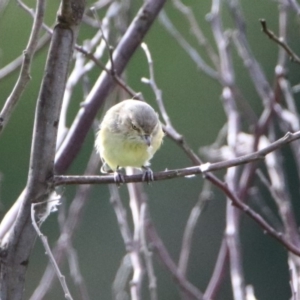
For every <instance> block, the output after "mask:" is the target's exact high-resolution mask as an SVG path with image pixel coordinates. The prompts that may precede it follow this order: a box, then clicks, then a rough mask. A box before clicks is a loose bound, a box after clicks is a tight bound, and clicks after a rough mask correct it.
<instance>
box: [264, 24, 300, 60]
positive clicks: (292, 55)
mask: <svg viewBox="0 0 300 300" xmlns="http://www.w3.org/2000/svg"><path fill="white" fill-rule="evenodd" d="M259 21H260V24H261V27H262V31H263V32H264V33H265V34H266V35H267V36H268V37H269V38H270V39H271V40H272V41H274V42H275V43H276V44H278V45H279V46H280V47H282V48H283V49H284V50H285V51H286V53H287V54H288V55H289V57H290V59H291V61H293V62H295V63H297V64H300V57H299V56H298V55H297V54H296V53H295V52H294V51H293V50H292V49H291V48H290V47H289V46H288V45H287V44H286V43H285V42H284V41H282V40H281V39H280V38H278V37H277V36H276V35H275V33H274V32H272V31H271V30H269V29H268V27H267V22H266V20H264V19H260V20H259Z"/></svg>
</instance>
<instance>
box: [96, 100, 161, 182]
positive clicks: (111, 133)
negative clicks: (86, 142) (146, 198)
mask: <svg viewBox="0 0 300 300" xmlns="http://www.w3.org/2000/svg"><path fill="white" fill-rule="evenodd" d="M163 137H164V132H163V130H162V126H161V123H160V121H159V119H158V115H157V113H156V112H155V111H154V109H153V108H152V107H151V106H150V105H148V104H147V103H145V102H142V101H138V100H124V101H122V102H120V103H118V104H116V105H114V106H113V107H111V108H110V109H109V110H108V111H107V112H106V114H105V116H104V118H103V121H102V123H101V125H100V130H99V132H98V134H97V138H96V143H95V146H96V149H97V151H98V152H99V154H100V157H101V159H102V162H103V165H102V168H101V172H102V173H108V172H112V171H113V172H115V181H116V182H117V183H119V182H120V181H124V179H123V177H122V175H121V174H120V173H119V172H118V170H119V168H125V167H135V168H142V169H143V170H144V175H143V179H144V180H147V181H151V180H153V172H152V171H151V169H150V168H149V166H150V163H149V161H150V159H151V158H152V157H153V155H154V153H155V152H156V151H157V150H158V149H159V147H160V145H161V143H162V140H163Z"/></svg>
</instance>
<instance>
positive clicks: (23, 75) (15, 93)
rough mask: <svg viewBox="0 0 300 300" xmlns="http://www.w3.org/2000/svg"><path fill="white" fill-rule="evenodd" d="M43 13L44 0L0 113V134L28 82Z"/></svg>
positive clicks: (41, 2) (38, 5)
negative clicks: (17, 75)
mask: <svg viewBox="0 0 300 300" xmlns="http://www.w3.org/2000/svg"><path fill="white" fill-rule="evenodd" d="M44 11H45V0H39V1H37V3H36V14H35V17H34V22H33V25H32V29H31V33H30V37H29V40H28V44H27V47H26V49H25V51H24V52H23V63H22V68H21V70H20V74H19V78H18V80H17V82H16V84H15V86H14V88H13V90H12V92H11V94H10V95H9V97H8V98H7V100H6V102H5V104H4V107H3V108H2V110H1V112H0V133H1V132H3V129H4V127H5V126H6V124H7V123H8V121H9V119H10V117H11V114H12V112H13V110H14V108H15V106H16V104H17V103H18V101H19V99H20V98H21V95H22V94H23V92H24V90H25V88H26V86H27V83H28V82H29V80H30V68H31V62H32V58H33V55H34V53H35V50H36V47H37V44H38V40H39V33H40V30H41V27H42V24H43V18H44Z"/></svg>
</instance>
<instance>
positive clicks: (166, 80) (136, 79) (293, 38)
mask: <svg viewBox="0 0 300 300" xmlns="http://www.w3.org/2000/svg"><path fill="white" fill-rule="evenodd" d="M24 2H25V3H26V4H27V5H28V6H29V7H31V8H34V7H35V1H33V0H32V1H24ZM240 2H241V6H242V9H243V13H244V15H245V19H246V22H247V24H246V25H247V37H248V39H249V43H250V45H251V47H252V51H253V53H254V55H255V57H256V59H257V60H258V62H259V63H260V64H261V66H262V68H263V70H264V71H265V74H266V75H267V78H268V80H269V82H270V84H271V85H272V83H273V81H274V69H275V66H276V61H277V53H278V48H277V46H276V45H275V44H274V43H273V42H271V41H270V40H269V39H268V38H267V37H266V36H265V35H264V34H263V33H262V32H261V27H260V23H259V21H258V20H259V19H260V18H264V19H266V20H267V22H268V26H269V27H270V28H271V29H272V30H274V31H275V32H277V28H278V3H277V2H276V1H271V0H264V1H259V0H252V1H247V0H242V1H240ZM91 3H92V1H88V4H89V5H90V4H91ZM184 3H185V4H186V5H187V6H189V7H191V8H192V10H193V12H194V14H195V16H196V17H197V21H198V23H199V25H200V27H201V29H202V30H203V32H204V34H205V35H206V37H207V38H208V39H209V40H210V41H211V43H212V45H213V46H214V47H215V44H214V40H213V35H212V32H211V27H210V24H209V23H208V22H207V20H206V15H207V14H208V13H209V12H210V10H211V1H191V0H186V1H184ZM142 4H143V1H138V0H132V1H130V2H128V5H129V7H130V9H129V14H128V19H129V21H130V20H132V19H133V17H134V16H135V14H136V12H137V11H138V9H139V7H140V6H141V5H142ZM58 6H59V1H48V3H47V9H46V14H45V22H46V23H47V24H48V25H49V26H52V25H53V24H54V22H55V18H56V12H57V9H58ZM165 11H166V12H167V14H168V16H169V18H170V19H171V20H172V22H173V23H174V24H175V25H176V27H177V28H178V30H179V31H180V32H181V34H182V35H183V36H184V37H185V38H186V40H187V41H189V42H190V43H191V45H193V46H195V47H196V41H195V39H194V38H193V36H192V35H191V32H190V28H189V24H188V23H187V22H186V20H185V19H184V18H183V17H182V15H181V14H180V13H179V12H178V11H177V10H176V9H175V8H174V6H173V5H172V1H168V2H167V3H166V6H165ZM104 12H105V11H104ZM104 12H103V14H104ZM100 14H101V13H100ZM222 16H223V22H224V27H225V28H227V27H228V28H231V27H232V20H231V18H230V16H229V13H228V9H227V6H226V5H225V4H224V5H223V11H222ZM289 16H290V17H289V27H288V35H289V40H288V42H289V44H290V46H291V47H292V48H293V49H294V51H295V52H296V53H300V44H299V42H298V41H299V18H297V16H296V14H295V13H291V14H290V15H289ZM100 18H101V15H100ZM31 26H32V18H31V17H30V16H29V15H28V14H27V13H26V12H25V11H24V10H23V9H22V8H21V7H20V6H19V5H18V4H17V2H16V1H9V2H8V3H7V5H6V7H5V8H4V9H3V10H2V12H1V16H0V68H2V67H4V66H5V65H6V64H8V63H9V62H10V61H12V60H13V59H15V58H16V57H18V56H19V55H21V54H22V51H23V50H24V49H25V47H26V43H27V40H28V36H29V33H30V30H31ZM94 33H95V31H94V32H93V29H91V28H90V27H89V26H87V25H85V24H83V25H82V27H81V30H80V35H79V38H78V44H82V43H83V41H84V40H85V39H87V38H91V37H92V36H93V35H94ZM145 42H146V43H147V45H148V47H149V50H150V52H151V54H152V59H153V61H154V70H155V78H156V83H157V85H158V87H159V88H160V89H161V90H162V93H163V100H164V104H165V106H166V109H167V112H168V114H169V116H170V118H171V120H172V122H173V125H174V127H175V128H176V129H177V131H178V132H179V133H181V134H182V135H183V136H184V137H185V139H186V141H187V143H188V144H189V145H190V147H191V148H192V149H193V150H194V151H195V152H196V153H198V154H199V152H198V151H199V148H200V147H203V146H205V145H209V144H212V143H213V142H214V141H215V140H216V137H217V135H218V133H219V131H220V129H221V128H222V126H223V125H224V123H225V122H226V116H225V113H224V110H223V106H222V103H221V101H220V95H221V92H222V87H221V86H220V85H219V84H218V83H217V82H216V81H214V80H212V79H211V78H208V77H207V76H206V75H205V74H203V73H202V72H201V71H200V70H199V69H198V68H197V66H196V65H195V63H194V62H193V61H192V60H191V59H190V58H189V56H188V55H187V53H186V52H185V51H184V50H183V49H182V48H181V47H180V46H179V45H178V43H177V42H176V40H175V39H174V38H173V37H171V36H170V34H169V33H168V32H167V31H166V30H165V28H164V26H162V24H161V23H160V22H159V21H158V20H156V22H155V24H154V25H153V27H152V28H151V30H150V32H149V34H148V35H147V36H146V39H145ZM47 49H48V46H46V47H45V48H44V50H43V51H40V52H39V53H38V54H37V55H36V56H35V59H34V62H33V65H32V70H31V77H32V78H31V81H30V83H29V84H28V87H27V89H26V91H25V92H24V94H23V96H22V99H21V101H20V103H19V104H18V106H17V108H16V110H15V111H14V114H13V116H12V118H11V120H10V122H9V124H8V126H7V127H6V129H5V131H4V133H3V134H2V135H1V142H0V172H1V174H2V179H1V182H0V199H1V215H2V216H3V215H4V214H5V212H6V211H7V210H8V209H9V208H10V206H11V205H12V204H13V203H14V201H15V200H16V199H17V197H18V196H19V194H20V193H21V191H22V190H23V188H24V186H25V184H26V180H27V174H28V165H29V155H30V147H31V138H32V127H33V120H34V113H35V105H36V100H37V96H38V92H39V87H40V84H41V78H42V76H43V70H44V64H45V60H46V55H47ZM215 49H216V47H215ZM201 51H202V52H201ZM199 53H201V55H203V57H204V58H205V59H207V54H206V53H205V52H204V51H203V50H201V49H199ZM232 53H233V60H234V68H235V72H236V81H237V84H238V86H239V88H240V89H241V91H242V92H243V93H244V95H246V97H247V101H249V104H250V106H251V107H252V108H253V110H254V111H255V112H257V113H258V114H260V113H261V111H262V109H263V106H262V103H261V99H260V98H259V97H258V95H257V93H256V91H255V89H254V86H253V84H252V82H251V81H250V80H249V75H248V73H247V72H246V71H245V68H244V66H243V62H242V61H241V60H240V58H239V57H238V55H237V53H236V50H235V49H234V48H233V49H232ZM106 57H107V56H106ZM103 62H106V61H105V60H104V61H103ZM288 66H289V67H290V71H289V75H288V76H289V80H290V82H291V83H292V84H297V83H298V81H299V67H298V66H295V65H293V64H292V63H289V64H288ZM99 74H100V71H99V69H97V68H95V69H94V70H93V71H92V72H91V75H90V77H89V80H90V82H89V84H90V86H92V85H93V83H94V82H95V80H96V79H97V77H98V76H99ZM148 76H149V70H148V64H147V61H146V58H145V54H144V52H143V51H142V50H141V49H138V50H137V52H136V53H135V54H134V56H133V58H132V60H131V61H130V63H129V65H128V67H127V68H126V81H127V82H128V84H129V85H130V86H131V87H132V88H133V89H134V90H135V91H140V92H142V93H143V95H144V98H145V99H146V100H147V102H148V103H149V104H151V105H152V106H153V107H154V108H155V109H156V110H158V108H157V105H156V102H155V96H154V94H153V92H152V90H151V89H150V88H149V86H147V85H145V84H143V83H142V82H141V78H142V77H148ZM17 77H18V72H13V73H12V74H11V75H9V76H8V77H7V78H4V79H2V80H1V81H0V95H1V96H0V106H1V107H2V106H3V104H4V102H5V100H6V98H7V97H8V95H9V94H10V92H11V90H12V88H13V86H14V83H15V81H16V79H17ZM76 89H78V92H76V93H74V95H73V97H72V100H71V101H72V102H71V105H70V110H69V114H68V122H69V125H71V123H72V121H73V119H74V117H75V115H76V113H77V111H78V109H79V107H80V103H81V102H82V101H83V100H84V99H83V92H82V87H81V86H78V87H76ZM297 97H298V98H297ZM296 100H299V96H296ZM101 114H102V111H100V112H99V118H100V117H101ZM93 144H94V133H93V132H92V130H91V131H90V134H89V136H88V137H87V139H86V140H85V143H84V145H83V147H82V149H81V152H80V154H79V155H78V157H77V158H76V160H75V161H74V162H73V164H72V166H71V168H70V169H69V170H68V174H76V175H80V174H82V173H83V172H84V170H85V168H86V164H87V161H88V158H89V155H90V153H91V150H92V148H93ZM204 160H205V159H204ZM188 166H191V162H190V161H189V159H188V158H187V157H186V156H185V154H184V153H183V151H182V150H180V149H179V148H178V146H176V145H175V143H173V142H172V141H171V140H169V139H168V138H166V139H165V141H164V144H163V146H162V148H161V149H160V151H159V152H157V154H156V155H155V158H154V159H153V160H152V169H153V171H160V170H164V169H174V168H184V167H188ZM287 168H289V170H290V174H291V175H290V178H291V182H290V184H291V189H292V191H293V192H294V193H295V194H294V195H293V197H294V198H295V199H298V196H299V195H298V192H299V186H295V185H294V184H293V174H295V170H294V169H293V166H292V165H288V166H287ZM216 175H218V176H219V177H220V178H221V179H223V175H224V173H223V172H218V173H217V174H216ZM203 180H204V179H203V178H202V177H201V176H197V177H193V178H179V179H174V180H166V181H160V182H155V183H153V184H151V185H149V186H146V185H145V191H146V193H147V197H148V201H149V209H150V213H151V216H152V219H153V221H154V223H155V225H156V228H157V231H158V232H159V234H160V236H161V238H162V239H163V240H164V242H165V245H166V247H167V249H168V250H169V252H170V255H171V256H172V258H173V259H174V261H175V262H177V261H178V255H179V251H180V247H181V242H182V235H183V231H184V228H185V225H186V221H187V218H188V216H189V214H190V211H191V209H192V208H193V206H194V205H195V203H196V202H197V200H198V197H199V193H200V192H201V188H202V186H203ZM119 191H120V193H121V195H122V201H123V202H124V205H125V206H126V207H127V206H128V193H127V189H126V187H125V186H122V187H121V188H120V189H119ZM60 192H61V193H62V195H63V205H62V206H61V208H60V209H61V210H64V209H67V207H68V206H69V205H70V202H71V201H72V199H73V197H74V194H75V187H69V186H68V187H63V188H62V189H61V190H60ZM267 197H269V196H268V193H267V192H266V198H267ZM250 201H251V199H250ZM267 201H268V200H267ZM250 203H251V202H250ZM225 207H226V199H225V196H224V195H223V194H222V193H221V192H219V191H218V190H216V189H215V188H214V189H213V194H212V196H211V200H210V201H209V203H208V205H207V206H206V209H205V210H204V212H203V213H202V214H201V217H200V219H199V222H198V224H197V227H196V230H195V235H194V238H193V244H192V253H191V259H190V262H191V263H190V264H189V268H188V278H189V279H190V281H191V282H192V283H193V284H194V285H196V286H197V287H198V288H199V289H200V290H202V291H204V290H205V288H206V286H207V284H208V282H209V279H210V277H211V275H212V272H213V268H214V265H215V262H216V257H217V254H218V251H219V247H220V244H221V240H222V236H223V233H224V226H225ZM128 214H130V212H129V211H128ZM58 215H59V214H58V213H55V214H51V216H50V217H49V218H48V219H47V221H46V222H45V223H44V224H43V226H42V231H43V233H44V234H45V235H47V237H48V239H49V243H50V245H53V244H54V243H55V241H56V240H57V238H58V236H59V225H58ZM81 218H82V219H81V222H80V226H79V228H78V229H77V231H76V233H75V235H74V241H73V245H74V247H75V249H76V250H77V255H78V257H79V264H80V270H81V273H82V276H83V278H84V280H85V282H86V285H87V290H88V293H89V296H90V299H112V283H113V281H114V278H115V276H116V272H117V270H118V268H119V266H120V264H121V261H122V259H123V256H124V254H125V247H124V244H123V241H122V238H121V235H120V232H119V227H118V224H117V221H116V217H115V214H114V211H113V209H112V206H111V204H110V195H109V192H108V188H107V187H106V186H94V187H93V188H92V193H91V195H90V197H89V199H88V201H87V202H86V205H85V208H84V213H83V215H82V217H81ZM241 241H242V245H241V247H242V254H243V263H244V265H243V267H244V272H245V279H246V284H251V285H253V287H254V289H255V295H256V296H257V299H264V300H271V299H272V300H274V299H276V300H281V299H282V300H284V299H289V297H290V294H291V293H290V286H289V271H288V265H287V254H286V251H285V249H284V248H283V246H282V245H280V244H279V243H278V242H276V241H275V240H274V239H272V238H270V237H269V236H267V235H265V234H264V233H263V231H262V229H261V228H260V227H259V226H258V225H257V224H255V223H254V222H253V221H252V220H250V219H249V218H248V217H247V216H243V217H242V225H241ZM154 262H155V273H156V276H157V286H158V293H159V299H163V300H175V299H180V293H179V292H178V289H177V287H176V285H175V284H174V283H173V280H172V278H171V276H170V275H169V273H168V272H167V271H166V270H165V269H164V267H163V266H162V265H161V263H160V262H159V261H158V260H157V259H154ZM47 264H48V257H47V256H46V255H45V251H44V249H43V247H42V245H41V243H40V241H39V240H37V241H36V245H35V247H34V250H33V253H32V256H31V261H30V264H29V269H28V273H27V281H26V294H25V299H30V296H31V295H32V293H33V291H34V289H35V288H36V286H37V285H38V283H39V280H40V278H41V276H42V274H43V272H44V270H45V267H46V266H47ZM62 272H63V274H65V275H66V276H67V281H68V283H69V285H70V287H71V291H72V292H73V295H74V298H75V299H79V298H77V297H76V288H75V287H74V286H73V285H72V282H71V280H70V276H69V275H68V274H69V268H68V264H67V262H65V263H64V264H63V265H62ZM225 275H226V277H227V279H226V280H225V281H224V283H223V284H222V287H221V292H220V294H219V297H218V299H222V300H223V299H224V300H227V299H232V292H231V285H230V278H229V273H228V274H225ZM144 286H145V289H146V288H147V283H146V280H144ZM148 297H149V296H148V293H145V298H144V299H145V300H146V299H148ZM44 299H64V295H63V291H62V290H61V287H60V285H59V283H58V281H57V280H56V281H55V284H54V285H53V287H52V289H51V292H50V293H48V294H47V296H46V297H45V298H44Z"/></svg>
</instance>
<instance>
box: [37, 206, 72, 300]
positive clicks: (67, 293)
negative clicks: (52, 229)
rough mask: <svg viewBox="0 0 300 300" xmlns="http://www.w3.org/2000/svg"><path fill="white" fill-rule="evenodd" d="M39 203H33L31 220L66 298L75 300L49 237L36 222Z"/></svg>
mask: <svg viewBox="0 0 300 300" xmlns="http://www.w3.org/2000/svg"><path fill="white" fill-rule="evenodd" d="M38 205H40V203H33V204H32V205H31V222H32V225H33V227H34V229H35V231H36V233H37V234H38V236H39V238H40V239H41V241H42V244H43V246H44V249H45V251H46V254H47V255H48V257H49V259H50V261H51V263H52V266H53V267H54V270H55V272H56V275H57V278H58V279H59V281H60V284H61V287H62V289H63V291H64V295H65V298H66V299H68V300H73V298H72V296H71V293H70V290H69V288H68V286H67V283H66V278H65V276H64V275H62V273H61V271H60V269H59V267H58V264H57V263H56V260H55V258H54V256H53V253H52V251H51V248H50V246H49V243H48V239H47V237H46V236H44V235H43V234H42V232H41V231H40V229H39V226H38V225H37V223H36V220H35V207H36V206H38Z"/></svg>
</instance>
